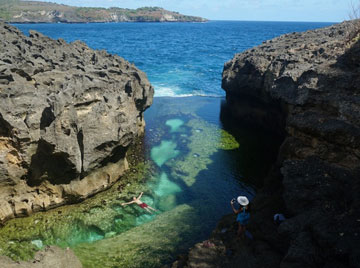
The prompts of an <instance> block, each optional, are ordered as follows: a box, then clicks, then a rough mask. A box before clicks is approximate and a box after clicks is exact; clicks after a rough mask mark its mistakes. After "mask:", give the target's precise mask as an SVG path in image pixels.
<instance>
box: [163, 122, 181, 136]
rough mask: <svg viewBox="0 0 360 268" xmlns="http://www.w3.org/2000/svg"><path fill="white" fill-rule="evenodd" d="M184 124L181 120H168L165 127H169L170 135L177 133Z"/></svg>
mask: <svg viewBox="0 0 360 268" xmlns="http://www.w3.org/2000/svg"><path fill="white" fill-rule="evenodd" d="M183 124H184V121H182V120H181V119H169V120H167V121H166V122H165V125H167V126H169V127H170V128H171V129H170V133H172V132H177V131H179V128H180V127H181V126H182V125H183Z"/></svg>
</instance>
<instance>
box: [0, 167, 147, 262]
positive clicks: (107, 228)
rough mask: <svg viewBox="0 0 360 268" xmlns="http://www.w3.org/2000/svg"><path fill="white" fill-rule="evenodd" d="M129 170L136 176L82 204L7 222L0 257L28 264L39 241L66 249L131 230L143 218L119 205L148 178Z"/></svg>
mask: <svg viewBox="0 0 360 268" xmlns="http://www.w3.org/2000/svg"><path fill="white" fill-rule="evenodd" d="M131 169H132V170H134V171H136V172H128V173H127V174H126V175H124V176H123V178H122V181H119V182H118V183H116V184H115V185H114V186H113V187H112V188H110V189H108V190H107V191H105V192H102V193H99V194H97V195H96V196H94V197H92V198H90V199H87V200H85V201H84V202H82V203H79V204H76V205H67V206H63V207H60V208H56V209H53V210H50V211H46V212H39V213H35V214H33V215H31V216H29V217H26V218H16V219H13V220H10V221H8V222H7V223H6V224H5V226H4V227H2V228H0V255H6V256H9V257H10V258H12V259H14V260H30V259H32V258H33V257H34V253H35V252H36V251H38V250H39V248H38V246H39V245H40V243H39V242H35V243H34V241H42V243H43V245H44V246H45V245H57V246H60V247H62V248H66V247H69V246H70V247H73V246H74V245H76V244H78V243H82V242H88V243H89V242H93V241H97V240H99V239H103V238H104V237H105V236H106V235H108V236H109V234H110V235H114V234H113V233H114V232H116V233H117V234H118V233H122V232H125V231H126V230H128V229H130V228H132V227H135V226H136V224H137V217H138V216H140V215H142V214H143V211H142V209H140V208H139V209H138V210H137V209H135V208H129V211H125V210H124V209H123V208H122V207H121V206H120V203H121V202H124V201H125V200H128V199H129V198H131V196H132V195H133V194H134V193H140V189H142V188H143V184H142V183H141V182H142V180H143V178H144V177H148V176H149V175H148V174H149V170H150V166H149V165H145V164H143V163H140V164H138V165H136V166H132V167H131ZM129 182H130V184H129ZM124 184H125V185H126V184H128V186H127V187H126V188H124V189H123V191H122V192H121V193H120V192H119V191H118V190H117V187H118V186H120V185H124ZM142 190H143V189H142ZM120 207H121V209H120ZM117 208H119V209H117ZM119 218H122V219H123V220H122V223H123V224H118V223H116V220H117V219H119Z"/></svg>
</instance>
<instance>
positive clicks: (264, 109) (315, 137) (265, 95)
mask: <svg viewBox="0 0 360 268" xmlns="http://www.w3.org/2000/svg"><path fill="white" fill-rule="evenodd" d="M356 27H359V23H358V22H356V21H350V22H344V23H341V24H338V25H334V26H331V27H327V28H323V29H317V30H313V31H307V32H304V33H292V34H286V35H283V36H280V37H278V38H275V39H273V40H270V41H266V42H264V43H263V44H262V45H260V46H258V47H255V48H253V49H250V50H248V51H245V52H244V53H241V54H237V55H235V57H234V58H233V59H232V60H231V61H229V62H227V63H226V64H225V66H224V71H223V81H222V87H223V88H224V90H225V91H226V99H227V103H228V109H229V110H230V114H232V116H234V118H235V119H236V120H237V121H236V122H243V123H244V122H246V123H250V124H253V125H256V126H260V127H261V128H263V129H266V130H271V131H274V132H276V133H278V134H279V135H281V136H283V137H284V142H283V143H282V145H281V147H280V149H279V155H278V159H277V163H275V165H274V169H273V170H272V172H271V173H270V174H269V176H268V177H267V178H266V179H265V187H264V189H262V190H261V191H260V193H259V194H258V196H257V197H256V199H255V200H254V203H253V208H254V213H253V217H252V221H251V223H250V228H252V231H253V232H254V235H255V242H254V243H253V245H252V246H253V249H254V250H253V253H254V254H255V255H256V256H257V259H262V260H263V263H262V264H261V263H260V264H259V265H258V266H253V267H262V266H261V265H264V263H267V264H266V265H267V266H266V267H279V266H280V267H359V265H360V194H359V192H360V64H359V62H360V49H359V48H360V41H359V35H357V36H356V35H355V36H354V35H352V33H353V32H354V31H356ZM276 212H282V213H284V214H285V215H286V217H287V220H286V221H285V222H283V223H282V224H281V225H280V226H279V227H277V226H276V225H274V224H273V222H272V216H273V215H274V213H276Z"/></svg>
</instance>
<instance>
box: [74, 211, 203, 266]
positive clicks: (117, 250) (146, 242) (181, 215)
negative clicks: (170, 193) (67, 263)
mask: <svg viewBox="0 0 360 268" xmlns="http://www.w3.org/2000/svg"><path fill="white" fill-rule="evenodd" d="M198 215H199V211H198V210H196V209H194V208H193V207H191V206H189V205H181V206H177V207H176V208H175V209H173V210H171V211H168V212H165V213H163V214H161V215H158V216H157V217H156V218H155V219H154V220H153V221H152V222H149V223H145V224H143V225H141V226H138V227H136V228H133V229H131V230H129V231H127V232H125V233H123V234H121V235H118V236H116V237H113V238H110V239H104V240H101V241H97V242H95V243H92V244H80V245H78V246H77V247H75V248H74V251H75V254H76V255H77V256H78V257H79V258H80V260H81V262H82V263H83V265H84V267H89V268H92V267H94V268H95V267H127V268H131V267H133V268H135V267H139V268H140V267H161V266H162V264H164V263H166V262H169V261H172V260H173V258H174V255H176V254H177V252H179V251H184V250H186V249H187V248H189V247H190V246H191V245H192V242H190V241H193V239H194V238H196V236H199V238H200V237H201V236H202V235H203V233H202V232H201V225H199V222H198Z"/></svg>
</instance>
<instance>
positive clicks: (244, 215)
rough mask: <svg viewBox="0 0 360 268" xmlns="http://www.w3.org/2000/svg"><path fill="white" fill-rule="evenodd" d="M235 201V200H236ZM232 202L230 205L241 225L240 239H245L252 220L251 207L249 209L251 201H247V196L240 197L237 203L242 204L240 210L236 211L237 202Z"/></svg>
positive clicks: (239, 229)
mask: <svg viewBox="0 0 360 268" xmlns="http://www.w3.org/2000/svg"><path fill="white" fill-rule="evenodd" d="M234 199H235V198H234ZM234 199H233V200H231V202H230V204H231V207H232V209H233V211H234V213H235V214H236V215H237V217H236V221H237V222H238V224H239V228H238V232H237V234H238V237H241V238H243V237H244V236H245V232H246V226H247V224H248V222H249V219H250V207H249V199H247V197H246V196H238V198H237V201H238V203H239V204H240V208H239V209H235V207H234V203H235V200H234Z"/></svg>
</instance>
